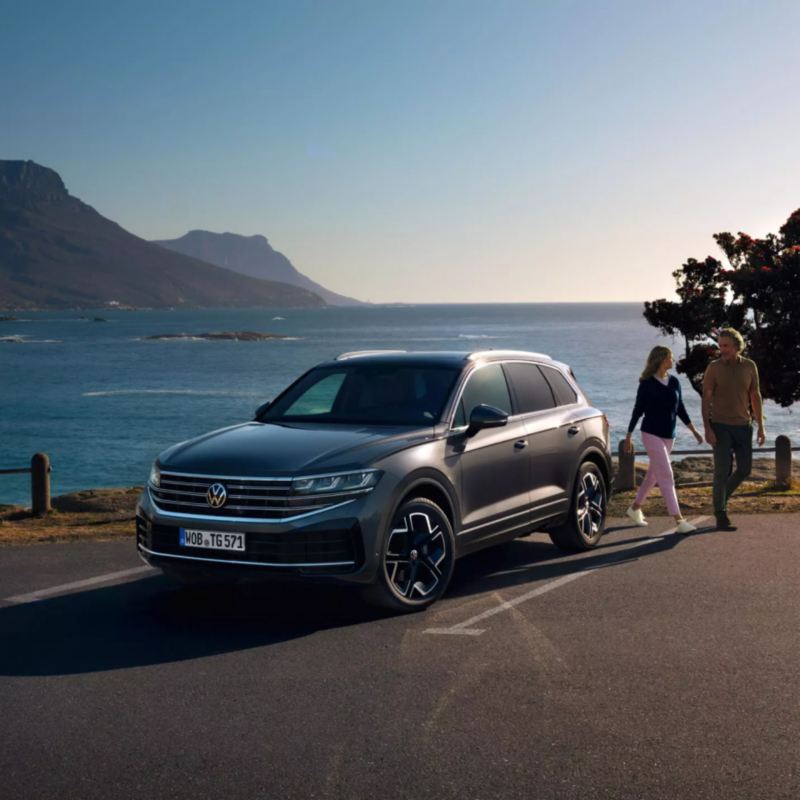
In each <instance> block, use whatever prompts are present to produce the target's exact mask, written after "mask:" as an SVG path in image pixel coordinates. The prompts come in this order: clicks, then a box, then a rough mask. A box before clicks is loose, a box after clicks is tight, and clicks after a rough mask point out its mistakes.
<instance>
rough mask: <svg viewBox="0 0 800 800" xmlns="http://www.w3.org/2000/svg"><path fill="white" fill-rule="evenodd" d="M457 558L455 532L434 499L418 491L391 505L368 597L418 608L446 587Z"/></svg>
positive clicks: (407, 608) (394, 606) (403, 608)
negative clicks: (408, 497) (377, 569)
mask: <svg viewBox="0 0 800 800" xmlns="http://www.w3.org/2000/svg"><path fill="white" fill-rule="evenodd" d="M454 564H455V537H454V536H453V526H452V525H451V524H450V520H449V519H448V518H447V515H446V514H445V513H444V511H442V509H441V508H439V506H438V505H436V503H434V502H432V501H431V500H428V499H427V498H425V497H416V498H414V499H413V500H407V501H405V502H404V503H402V504H401V505H400V506H399V508H398V509H397V511H395V513H394V516H393V517H392V521H391V523H390V524H389V530H388V532H387V534H386V538H385V541H384V543H383V549H382V552H381V564H380V567H379V573H378V580H377V582H376V583H375V584H373V585H372V586H369V587H367V588H366V590H365V597H366V599H367V601H368V602H370V603H373V604H375V605H380V606H383V607H384V608H390V609H392V610H393V611H400V612H410V611H421V610H422V609H424V608H427V607H428V606H430V605H431V604H432V603H434V602H436V600H438V599H439V598H440V597H441V596H442V595H443V594H444V592H445V590H446V589H447V585H448V583H450V578H451V577H452V575H453V566H454Z"/></svg>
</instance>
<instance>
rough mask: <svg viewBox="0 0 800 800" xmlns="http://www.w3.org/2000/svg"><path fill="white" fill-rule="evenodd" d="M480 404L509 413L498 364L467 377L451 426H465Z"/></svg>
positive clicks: (506, 389)
mask: <svg viewBox="0 0 800 800" xmlns="http://www.w3.org/2000/svg"><path fill="white" fill-rule="evenodd" d="M482 403H483V404H485V405H487V406H494V407H495V408H499V409H500V410H501V411H505V413H506V414H510V413H511V396H510V395H509V393H508V384H507V383H506V378H505V375H504V374H503V369H502V367H501V366H500V365H499V364H488V365H487V366H485V367H481V368H480V369H477V370H475V372H473V373H472V375H470V376H469V378H468V379H467V385H466V386H465V387H464V392H463V393H462V395H461V402H460V403H459V406H458V410H457V412H456V416H455V419H454V420H453V425H454V426H455V427H459V426H462V425H466V424H467V421H468V420H469V415H470V414H471V413H472V409H473V408H475V406H479V405H481V404H482Z"/></svg>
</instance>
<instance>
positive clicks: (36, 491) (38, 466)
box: [31, 453, 51, 517]
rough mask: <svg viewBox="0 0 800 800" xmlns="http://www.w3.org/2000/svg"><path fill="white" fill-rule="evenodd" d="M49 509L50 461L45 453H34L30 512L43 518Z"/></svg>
mask: <svg viewBox="0 0 800 800" xmlns="http://www.w3.org/2000/svg"><path fill="white" fill-rule="evenodd" d="M50 509H51V506H50V459H49V457H48V456H47V453H36V454H35V455H34V457H33V458H32V459H31V511H32V512H33V516H34V517H43V516H44V515H45V514H46V513H47V512H48V511H50Z"/></svg>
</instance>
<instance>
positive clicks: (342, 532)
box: [136, 517, 364, 570]
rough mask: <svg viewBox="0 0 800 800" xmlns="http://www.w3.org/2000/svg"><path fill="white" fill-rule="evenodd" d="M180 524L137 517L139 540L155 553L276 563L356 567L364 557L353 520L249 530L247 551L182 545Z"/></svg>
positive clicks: (246, 543) (246, 542) (359, 536)
mask: <svg viewBox="0 0 800 800" xmlns="http://www.w3.org/2000/svg"><path fill="white" fill-rule="evenodd" d="M179 530H180V529H179V528H178V527H175V526H172V525H160V524H156V525H152V524H149V523H148V522H147V521H146V520H145V519H143V518H142V517H137V519H136V535H137V541H138V542H139V544H140V545H141V546H142V547H146V548H147V549H148V550H151V551H154V552H155V553H163V554H165V555H179V556H184V557H191V558H198V559H214V560H215V561H244V562H250V563H253V564H254V565H269V566H276V567H292V566H298V567H300V566H330V565H339V566H341V567H342V568H343V570H347V569H353V570H355V569H356V568H358V567H359V566H361V564H362V563H363V561H364V555H363V552H364V551H363V545H362V542H361V529H360V527H359V525H358V522H357V521H355V520H353V521H350V522H346V523H344V524H342V526H341V527H337V528H326V527H325V526H317V527H311V528H304V529H302V530H299V531H286V532H284V533H263V532H257V533H252V532H246V533H245V548H246V549H245V551H244V552H232V551H227V550H212V549H206V548H202V547H181V545H180V543H179Z"/></svg>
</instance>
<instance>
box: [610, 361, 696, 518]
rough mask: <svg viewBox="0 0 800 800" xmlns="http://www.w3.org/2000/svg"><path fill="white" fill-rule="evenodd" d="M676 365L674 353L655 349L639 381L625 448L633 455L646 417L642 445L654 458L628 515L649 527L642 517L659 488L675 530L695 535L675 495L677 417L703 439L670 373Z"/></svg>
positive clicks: (676, 382)
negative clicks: (636, 434) (638, 425)
mask: <svg viewBox="0 0 800 800" xmlns="http://www.w3.org/2000/svg"><path fill="white" fill-rule="evenodd" d="M672 365H673V360H672V351H671V350H670V349H669V348H668V347H663V346H661V345H659V346H657V347H654V348H653V349H652V350H651V351H650V355H649V356H648V357H647V364H646V365H645V368H644V372H642V374H641V376H640V378H639V389H638V390H637V392H636V403H635V404H634V406H633V414H632V415H631V422H630V425H628V435H627V436H626V437H625V442H624V445H623V447H624V448H625V450H626V451H627V452H629V453H630V452H632V451H633V443H632V441H631V436H632V435H633V431H634V429H635V428H636V423H637V422H638V421H639V418H640V417H641V416H642V414H644V420H643V421H642V444H644V449H645V450H646V451H647V455H648V456H649V457H650V466H649V467H648V468H647V475H645V477H644V481H642V485H641V486H640V487H639V491H638V492H637V493H636V499H635V500H634V502H633V505H631V507H630V508H629V509H628V510H627V511H626V512H625V513H626V514H627V515H628V516H629V517H630V518H631V519H632V520H633V521H634V522H635V523H636V524H637V525H647V520H645V518H644V514H643V513H642V503H644V501H645V499H646V498H647V495H648V493H649V492H650V490H651V489H652V488H653V487H654V486H655V485H656V484H658V486H659V488H660V489H661V494H662V495H663V497H664V502H665V503H666V504H667V512H668V513H670V514H672V516H673V517H675V522H676V523H677V525H676V528H675V530H676V531H677V532H678V533H691V532H692V531H694V530H696V528H695V527H694V525H692V524H691V523H689V522H687V521H686V520H685V519H684V518H683V515H682V514H681V509H680V506H679V505H678V496H677V495H676V494H675V479H674V477H673V475H672V464H671V463H670V459H669V454H670V453H671V452H672V445H673V443H674V441H675V427H676V421H677V417H680V418H681V420H682V421H683V422H685V423H686V426H687V427H688V428H689V430H690V431H691V432H692V433H693V434H694V437H695V439H697V443H698V444H701V443H702V441H703V437H702V436H701V435H700V433H699V432H698V430H697V428H695V426H694V425H693V424H692V421H691V420H690V419H689V415H688V414H687V413H686V409H685V408H684V405H683V399H682V397H681V385H680V383H679V382H678V379H677V378H676V377H675V376H674V375H669V374H668V372H667V371H668V370H669V368H670V367H671V366H672Z"/></svg>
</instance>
